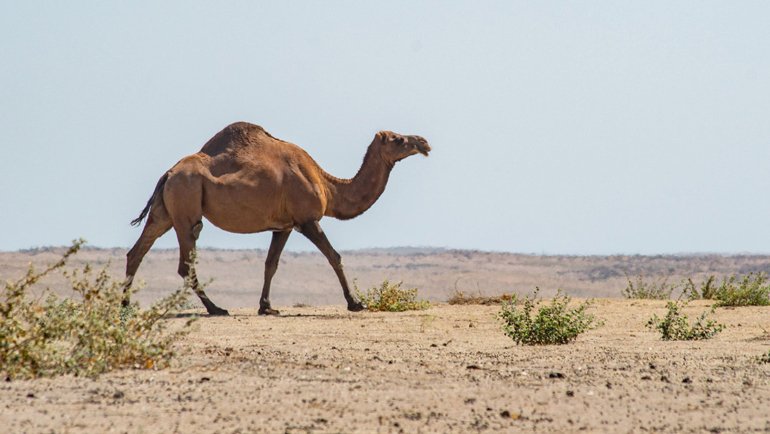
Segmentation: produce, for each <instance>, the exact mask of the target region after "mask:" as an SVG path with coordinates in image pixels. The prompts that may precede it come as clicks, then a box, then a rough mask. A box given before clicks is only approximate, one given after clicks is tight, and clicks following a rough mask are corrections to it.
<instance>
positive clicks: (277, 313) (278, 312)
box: [258, 307, 281, 315]
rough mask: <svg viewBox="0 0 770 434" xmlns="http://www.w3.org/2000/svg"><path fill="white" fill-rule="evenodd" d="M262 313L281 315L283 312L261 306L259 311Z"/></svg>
mask: <svg viewBox="0 0 770 434" xmlns="http://www.w3.org/2000/svg"><path fill="white" fill-rule="evenodd" d="M258 313H259V314H260V315H280V314H281V312H280V311H277V310H275V309H273V308H271V307H260V308H259V312H258Z"/></svg>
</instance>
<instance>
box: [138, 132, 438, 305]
mask: <svg viewBox="0 0 770 434" xmlns="http://www.w3.org/2000/svg"><path fill="white" fill-rule="evenodd" d="M430 150H431V148H430V145H428V142H427V141H426V140H425V139H424V138H422V137H420V136H413V135H412V136H408V135H401V134H396V133H394V132H392V131H380V132H378V133H377V134H376V135H375V136H374V139H373V140H372V142H371V144H370V145H369V147H368V149H367V151H366V155H365V156H364V161H363V163H362V164H361V168H360V169H359V170H358V173H356V175H355V176H354V177H353V178H352V179H340V178H336V177H334V176H332V175H330V174H328V173H326V172H325V171H324V170H323V169H321V167H320V166H319V165H318V163H316V162H315V160H313V158H311V157H310V155H309V154H308V153H307V152H305V150H303V149H302V148H300V147H299V146H297V145H295V144H293V143H289V142H286V141H283V140H281V139H277V138H275V137H273V136H272V135H270V133H268V132H267V131H265V129H264V128H262V127H260V126H258V125H254V124H250V123H246V122H237V123H234V124H232V125H229V126H227V127H225V128H224V129H223V130H222V131H220V132H219V133H217V134H216V135H214V137H212V138H211V139H210V140H209V141H208V142H206V144H205V145H203V148H202V149H201V150H200V151H199V152H198V153H196V154H193V155H189V156H187V157H184V158H182V159H181V160H180V161H179V162H178V163H177V164H176V165H174V167H172V168H171V169H170V170H168V171H167V172H166V173H165V174H163V176H161V178H160V180H159V181H158V183H157V185H156V187H155V191H154V192H153V193H152V196H150V200H148V201H147V206H145V207H144V209H143V210H142V212H141V214H140V215H139V217H137V218H136V219H134V220H133V221H132V222H131V224H132V225H133V226H137V225H139V224H140V223H141V222H142V220H143V219H144V218H145V217H147V222H146V224H145V226H144V229H143V230H142V234H141V235H140V236H139V239H138V240H137V241H136V244H134V246H133V247H132V248H131V250H130V251H129V252H128V254H127V255H126V281H125V286H124V299H123V305H124V306H127V305H128V304H129V289H130V288H131V283H132V282H133V279H134V276H135V275H136V271H137V270H138V268H139V264H140V263H141V262H142V258H144V256H145V255H146V254H147V252H148V251H149V250H150V248H151V247H152V245H153V243H154V242H155V240H156V239H158V237H160V236H161V235H163V234H164V233H166V232H168V231H169V230H170V229H171V228H172V227H173V228H174V231H175V232H176V237H177V241H178V242H179V268H178V273H179V275H180V276H182V277H183V278H187V277H188V276H189V277H190V280H191V281H192V286H193V288H192V289H193V291H194V292H195V293H196V295H197V296H198V297H199V298H200V300H201V302H202V303H203V305H204V306H205V307H206V310H207V311H208V313H209V315H228V311H227V310H225V309H222V308H220V307H218V306H217V305H216V304H214V303H213V302H212V301H211V299H209V297H208V296H207V295H206V294H205V292H204V291H203V289H202V288H201V287H200V285H199V283H198V281H197V279H196V278H195V274H194V272H192V271H191V267H190V264H189V261H190V255H191V253H192V252H194V250H195V242H196V240H197V239H198V236H199V235H200V232H201V229H202V228H203V222H202V218H203V217H206V219H207V220H208V221H209V222H211V223H212V224H213V225H214V226H216V227H218V228H220V229H223V230H226V231H229V232H235V233H242V234H246V233H256V232H263V231H271V232H272V233H273V238H272V241H271V242H270V248H269V249H268V253H267V259H266V261H265V275H264V283H263V286H262V295H261V297H260V300H259V314H260V315H277V314H279V313H280V312H279V311H277V310H275V309H273V308H272V307H271V305H270V282H271V281H272V279H273V276H274V275H275V272H276V270H277V269H278V260H279V258H280V256H281V252H282V251H283V248H284V246H285V245H286V241H287V240H288V239H289V235H291V232H292V230H296V231H298V232H300V233H301V234H302V235H304V236H305V237H307V239H309V240H310V241H311V242H312V243H313V244H314V245H315V246H316V247H317V248H318V249H319V250H320V251H321V253H323V255H324V256H325V257H326V259H327V260H328V261H329V264H331V266H332V268H333V269H334V272H335V273H336V274H337V278H338V279H339V282H340V285H341V286H342V293H343V295H344V297H345V300H346V301H347V304H348V306H347V308H348V310H349V311H352V312H358V311H361V310H363V309H365V306H363V305H362V304H361V303H360V302H359V301H357V300H356V299H355V298H354V297H353V295H352V294H351V292H350V287H349V285H348V281H347V278H346V277H345V273H344V272H343V269H342V262H341V258H340V255H339V253H337V252H336V251H335V250H334V248H333V247H332V245H331V243H330V242H329V240H328V239H327V238H326V234H324V232H323V230H322V229H321V226H320V225H319V221H320V220H321V218H323V217H324V216H329V217H335V218H337V219H341V220H347V219H352V218H354V217H357V216H359V215H361V214H362V213H363V212H365V211H366V210H367V209H369V208H370V207H371V206H372V205H373V204H374V202H375V201H377V199H378V198H379V197H380V195H381V194H382V192H383V191H384V190H385V185H386V184H387V182H388V177H389V176H390V171H391V170H392V169H393V167H394V165H395V163H396V162H398V161H400V160H403V159H404V158H406V157H409V156H411V155H415V154H418V153H419V154H422V155H425V156H427V155H428V152H430ZM193 271H194V270H193Z"/></svg>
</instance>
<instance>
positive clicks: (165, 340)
mask: <svg viewBox="0 0 770 434" xmlns="http://www.w3.org/2000/svg"><path fill="white" fill-rule="evenodd" d="M83 244H84V241H83V240H78V241H75V242H73V245H72V247H70V248H69V249H68V250H67V252H66V253H65V254H64V255H63V256H62V258H61V259H60V260H59V261H58V262H57V263H55V264H53V265H51V266H49V267H48V268H46V269H45V270H43V271H42V272H37V271H35V269H34V268H33V267H32V266H30V268H29V269H28V271H27V273H26V275H25V276H24V277H23V278H21V279H19V280H17V281H8V282H6V283H5V289H4V291H3V300H2V302H0V373H2V374H3V376H4V377H5V378H6V379H15V378H35V377H44V376H54V375H63V374H73V375H80V376H88V377H95V376H98V375H99V374H101V373H104V372H107V371H110V370H113V369H118V368H140V369H151V368H161V367H164V366H166V365H167V364H168V362H169V360H170V359H171V357H172V356H173V354H174V352H173V349H172V346H173V343H174V342H175V341H176V340H177V339H178V338H179V337H180V336H181V335H183V334H185V333H186V332H187V330H188V328H187V327H186V326H185V327H184V328H182V329H181V330H178V331H176V332H166V327H165V325H166V324H165V323H164V321H162V319H163V318H164V317H165V316H166V315H167V314H168V313H169V312H170V311H172V310H176V309H178V308H179V306H181V305H182V304H183V303H185V301H186V299H187V295H188V293H189V290H188V288H189V286H188V285H186V286H185V287H184V288H182V289H180V290H178V291H176V292H174V293H173V294H172V295H170V296H169V297H166V298H164V299H162V300H160V301H159V302H157V303H156V304H155V305H154V306H152V307H151V308H150V309H148V310H140V309H139V308H138V305H136V304H132V305H130V306H129V307H127V308H122V307H121V300H122V298H123V289H122V286H123V285H122V282H117V281H115V280H113V279H112V278H111V277H110V276H109V275H108V273H107V271H106V268H105V269H103V270H101V271H99V272H97V273H94V271H93V270H92V269H91V267H90V266H88V265H86V266H85V268H84V269H83V270H81V271H74V272H65V275H66V276H67V277H68V278H69V281H70V285H71V288H72V290H73V291H74V292H75V294H74V295H75V297H74V298H59V297H57V296H55V295H53V294H48V295H47V296H46V297H45V299H44V300H43V301H40V298H37V299H31V297H30V294H29V292H30V290H31V288H32V287H33V286H34V285H35V284H36V283H37V282H38V281H39V280H40V279H42V278H43V277H45V276H46V275H47V274H49V273H51V272H53V271H55V270H58V269H60V268H62V267H64V265H65V264H66V261H67V259H68V258H69V257H70V256H72V255H73V254H75V253H76V252H77V251H78V250H79V249H80V247H81V246H82V245H83ZM189 324H190V321H188V322H187V325H189Z"/></svg>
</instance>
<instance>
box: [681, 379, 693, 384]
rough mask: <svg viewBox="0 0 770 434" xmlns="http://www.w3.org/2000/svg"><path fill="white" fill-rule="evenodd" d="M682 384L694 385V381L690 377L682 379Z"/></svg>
mask: <svg viewBox="0 0 770 434" xmlns="http://www.w3.org/2000/svg"><path fill="white" fill-rule="evenodd" d="M682 383H684V384H690V383H692V379H691V378H690V377H684V378H683V379H682Z"/></svg>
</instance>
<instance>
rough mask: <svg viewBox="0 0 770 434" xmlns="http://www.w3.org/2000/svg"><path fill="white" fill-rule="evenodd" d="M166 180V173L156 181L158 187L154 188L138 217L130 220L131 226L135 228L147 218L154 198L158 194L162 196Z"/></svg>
mask: <svg viewBox="0 0 770 434" xmlns="http://www.w3.org/2000/svg"><path fill="white" fill-rule="evenodd" d="M167 179H168V172H166V173H164V174H163V176H161V177H160V179H159V180H158V185H156V186H155V191H153V192H152V196H150V200H148V201H147V206H145V207H144V209H143V210H142V213H141V214H139V217H137V218H135V219H133V220H131V226H137V225H138V224H139V223H141V222H142V220H144V218H145V217H147V214H149V213H150V208H152V204H153V202H155V198H156V197H158V195H159V194H162V192H163V186H164V185H165V184H166V180H167Z"/></svg>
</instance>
